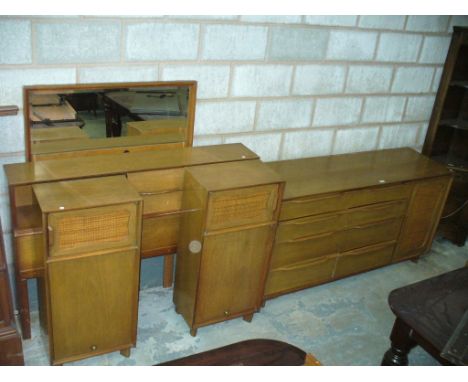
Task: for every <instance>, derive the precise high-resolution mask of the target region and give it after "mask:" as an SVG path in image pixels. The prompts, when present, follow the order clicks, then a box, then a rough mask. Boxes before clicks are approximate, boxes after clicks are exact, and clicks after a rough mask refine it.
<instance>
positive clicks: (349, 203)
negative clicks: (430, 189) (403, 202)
mask: <svg viewBox="0 0 468 382" xmlns="http://www.w3.org/2000/svg"><path fill="white" fill-rule="evenodd" d="M411 190H412V186H411V185H409V184H399V185H397V186H382V187H374V188H366V189H364V190H357V191H349V192H346V193H345V194H344V198H345V204H346V208H353V207H358V206H365V205H369V204H374V203H380V202H388V201H391V200H400V199H407V198H409V196H410V195H411Z"/></svg>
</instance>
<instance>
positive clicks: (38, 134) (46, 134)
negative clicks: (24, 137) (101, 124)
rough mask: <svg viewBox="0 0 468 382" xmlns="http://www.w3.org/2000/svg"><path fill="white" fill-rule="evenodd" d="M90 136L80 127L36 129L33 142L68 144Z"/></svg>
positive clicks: (33, 130)
mask: <svg viewBox="0 0 468 382" xmlns="http://www.w3.org/2000/svg"><path fill="white" fill-rule="evenodd" d="M88 138H89V137H88V135H87V134H86V133H85V132H84V131H83V130H81V129H80V127H79V126H78V125H75V126H67V127H56V128H54V129H50V128H34V129H32V130H31V142H32V144H33V145H34V144H35V143H44V142H55V141H60V143H66V142H63V141H68V140H71V139H88Z"/></svg>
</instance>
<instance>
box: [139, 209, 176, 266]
mask: <svg viewBox="0 0 468 382" xmlns="http://www.w3.org/2000/svg"><path fill="white" fill-rule="evenodd" d="M180 216H181V214H171V215H166V216H160V217H152V218H144V219H143V226H142V237H141V252H142V255H143V257H147V256H154V255H157V253H158V251H159V252H164V250H165V249H169V248H174V247H176V246H177V239H178V235H179V225H180ZM164 253H165V252H164Z"/></svg>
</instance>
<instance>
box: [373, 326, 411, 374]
mask: <svg viewBox="0 0 468 382" xmlns="http://www.w3.org/2000/svg"><path fill="white" fill-rule="evenodd" d="M390 340H391V341H392V347H391V348H390V349H388V350H387V352H386V353H385V355H384V356H383V359H382V363H381V365H382V366H408V354H409V352H410V350H411V349H412V348H414V347H415V346H416V343H415V342H414V341H413V340H412V339H411V328H410V327H409V326H407V325H406V324H405V323H404V322H403V321H401V320H400V319H398V318H397V319H396V320H395V324H394V325H393V329H392V334H391V335H390Z"/></svg>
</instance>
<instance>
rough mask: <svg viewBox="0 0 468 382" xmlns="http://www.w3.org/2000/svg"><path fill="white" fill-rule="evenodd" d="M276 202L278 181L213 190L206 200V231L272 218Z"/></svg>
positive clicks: (262, 221) (267, 220) (270, 219)
mask: <svg viewBox="0 0 468 382" xmlns="http://www.w3.org/2000/svg"><path fill="white" fill-rule="evenodd" d="M277 202H278V185H277V184H272V185H266V186H260V187H252V188H242V189H236V190H229V191H219V192H214V193H213V194H212V195H210V198H209V202H208V210H207V223H206V227H207V230H218V229H224V228H230V227H239V226H243V225H253V224H258V223H267V222H270V221H273V220H274V216H275V209H276V206H277V204H278V203H277Z"/></svg>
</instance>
